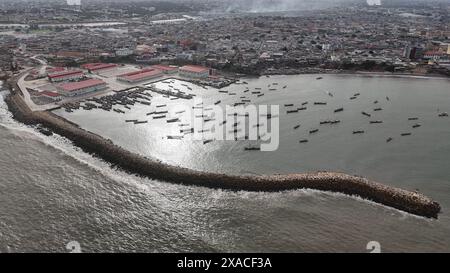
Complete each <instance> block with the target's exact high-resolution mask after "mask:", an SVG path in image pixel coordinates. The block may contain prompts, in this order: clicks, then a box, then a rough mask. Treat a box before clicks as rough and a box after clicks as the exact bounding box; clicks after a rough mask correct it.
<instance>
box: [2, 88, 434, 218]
mask: <svg viewBox="0 0 450 273" xmlns="http://www.w3.org/2000/svg"><path fill="white" fill-rule="evenodd" d="M5 101H6V103H7V105H8V108H9V110H10V111H11V112H12V114H13V117H14V118H15V119H16V120H18V121H20V122H23V123H25V124H28V125H37V124H40V125H41V126H42V127H43V128H46V129H48V130H50V131H52V132H53V133H56V134H59V135H61V136H64V137H66V138H67V139H69V140H71V141H72V142H73V144H74V145H76V146H78V147H80V148H81V149H82V150H83V151H85V152H87V153H89V154H92V155H94V156H97V157H99V158H102V159H103V160H105V161H107V162H109V163H111V164H112V165H114V166H115V167H118V168H120V169H122V170H125V171H127V172H131V173H134V174H137V175H140V176H144V177H148V178H150V179H157V180H161V181H166V182H171V183H177V184H183V185H190V186H202V187H208V188H216V189H226V190H233V191H254V192H280V191H289V190H296V189H315V190H320V191H329V192H338V193H343V194H346V195H349V196H359V197H361V198H363V199H367V200H371V201H373V202H375V203H379V204H382V205H385V206H388V207H392V208H396V209H399V210H401V211H405V212H408V213H411V214H414V215H418V216H423V217H429V218H437V217H438V214H439V213H440V211H441V206H440V205H439V203H437V202H435V201H433V200H432V199H431V198H429V197H427V196H425V195H423V194H421V193H418V192H415V191H408V190H404V189H399V188H396V187H392V186H388V185H384V184H381V183H378V182H375V181H371V180H369V179H366V178H363V177H359V176H352V175H348V174H343V173H338V172H310V173H297V174H282V175H281V174H275V175H230V174H221V173H211V172H203V171H197V170H192V169H188V168H182V167H178V166H171V165H168V164H165V163H163V162H161V161H158V160H154V159H151V158H148V157H144V156H141V155H139V154H136V153H133V152H131V151H128V150H126V149H124V148H122V147H120V146H118V145H116V144H114V143H113V142H112V141H111V140H108V139H106V138H104V137H102V136H99V135H97V134H94V133H92V132H89V131H86V130H84V129H82V128H81V127H79V126H78V125H77V124H74V123H72V122H70V121H68V120H66V119H64V118H62V117H60V116H58V115H56V114H54V113H52V112H48V111H34V112H33V111H31V110H30V109H29V108H28V106H27V105H26V104H25V102H24V100H23V99H22V98H21V97H20V95H19V94H17V93H15V94H14V93H13V94H10V95H8V96H7V97H6V99H5Z"/></svg>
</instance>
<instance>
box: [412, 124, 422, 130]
mask: <svg viewBox="0 0 450 273" xmlns="http://www.w3.org/2000/svg"><path fill="white" fill-rule="evenodd" d="M421 126H422V125H420V124H414V125H413V126H412V127H413V128H414V129H416V128H419V127H421Z"/></svg>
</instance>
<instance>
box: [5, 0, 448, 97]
mask: <svg viewBox="0 0 450 273" xmlns="http://www.w3.org/2000/svg"><path fill="white" fill-rule="evenodd" d="M68 3H69V2H68ZM94 3H95V2H94ZM83 4H84V3H81V2H80V3H79V5H78V4H76V5H72V4H71V5H68V4H66V3H65V2H64V1H55V2H44V3H41V2H36V3H35V4H34V6H33V5H27V6H21V5H20V2H6V3H3V4H2V13H0V22H2V23H1V24H0V51H1V52H3V54H2V55H1V59H0V77H2V78H6V77H11V76H13V75H17V74H18V73H19V72H21V71H22V72H23V71H24V69H29V68H33V67H34V68H35V69H31V70H30V69H29V70H27V72H28V73H29V74H27V75H26V76H27V77H26V79H27V80H35V82H31V83H28V86H27V88H25V89H26V90H29V92H30V97H31V98H32V99H33V100H34V101H35V103H36V104H45V102H48V103H51V102H53V101H54V100H61V98H64V97H73V96H74V95H77V96H78V95H82V94H86V93H89V92H96V91H99V90H105V89H108V90H109V91H111V90H114V91H119V90H123V89H126V88H127V87H129V86H130V84H132V83H137V82H141V83H142V82H145V81H147V82H148V81H149V80H154V79H155V78H159V77H160V76H162V75H163V74H167V73H170V74H172V73H178V67H181V69H180V71H181V72H183V71H184V72H185V73H184V76H186V77H187V78H191V79H193V78H195V79H201V80H202V81H203V82H204V83H206V84H210V85H213V86H219V87H220V86H224V84H226V83H232V82H234V80H235V79H236V78H237V77H239V75H268V74H284V75H286V74H298V73H324V72H339V71H381V72H391V73H409V74H419V75H423V74H440V75H450V43H449V39H450V38H449V37H450V29H449V24H448V21H449V20H450V18H449V16H448V12H449V9H450V6H449V5H447V6H445V5H440V6H435V5H432V4H431V3H430V4H429V5H420V6H419V5H418V6H414V5H413V6H410V7H403V6H400V7H395V6H393V7H390V6H387V7H385V6H368V5H366V4H361V3H360V4H356V5H354V6H350V7H344V8H342V7H336V8H330V9H326V10H320V11H314V10H313V11H309V12H308V13H306V14H302V15H301V16H299V15H297V16H294V15H290V16H280V15H279V14H270V13H268V14H262V15H259V16H256V15H254V14H233V13H219V14H216V13H208V10H205V9H207V8H208V6H204V5H199V6H198V7H194V8H198V9H202V10H201V11H198V12H195V13H194V12H192V11H191V9H193V7H186V6H185V5H184V4H180V3H174V4H172V5H168V6H165V5H163V6H161V7H153V6H149V4H151V2H146V3H144V4H143V5H145V6H146V7H145V8H144V9H143V10H145V11H146V12H144V13H143V14H142V12H138V13H135V12H136V6H135V5H132V4H130V5H126V4H123V5H120V4H118V3H114V4H108V3H101V4H99V3H96V4H95V5H101V7H102V8H101V9H100V8H99V9H95V11H93V9H92V8H93V7H94V8H95V7H96V6H95V5H94V4H91V5H94V6H93V7H92V6H90V5H89V4H87V5H86V6H84V5H83ZM147 6H148V7H147ZM213 7H214V8H215V6H214V5H213V6H212V7H209V8H210V9H211V8H213ZM177 8H179V9H180V10H181V11H179V12H176V9H177ZM160 10H161V11H160ZM184 10H186V13H185V12H184ZM37 14H39V16H36V15H37ZM58 18H64V19H58ZM92 64H94V66H92ZM124 65H125V67H124ZM155 65H156V66H155ZM116 67H120V69H116V70H115V71H114V72H111V73H109V74H108V77H106V78H114V79H113V80H109V81H108V80H107V79H102V78H101V76H100V78H99V77H98V76H95V75H96V74H98V73H97V72H99V71H104V70H110V69H113V68H116ZM85 72H88V75H86V73H85ZM190 72H193V73H190ZM198 72H200V73H198ZM92 73H94V75H91V74H92ZM67 81H71V82H74V81H75V82H78V83H71V84H60V83H64V82H67ZM124 82H125V83H126V84H124ZM22 84H25V82H22ZM27 97H28V95H27ZM64 101H65V100H64ZM30 102H31V101H30Z"/></svg>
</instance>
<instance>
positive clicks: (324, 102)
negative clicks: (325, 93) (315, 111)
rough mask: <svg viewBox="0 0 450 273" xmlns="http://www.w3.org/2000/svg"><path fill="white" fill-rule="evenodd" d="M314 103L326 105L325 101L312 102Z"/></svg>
mask: <svg viewBox="0 0 450 273" xmlns="http://www.w3.org/2000/svg"><path fill="white" fill-rule="evenodd" d="M314 105H327V103H326V102H314Z"/></svg>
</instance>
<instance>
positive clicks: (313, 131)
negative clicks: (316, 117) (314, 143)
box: [309, 129, 319, 134]
mask: <svg viewBox="0 0 450 273" xmlns="http://www.w3.org/2000/svg"><path fill="white" fill-rule="evenodd" d="M317 132H319V129H314V130H311V131H309V133H310V134H315V133H317Z"/></svg>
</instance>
